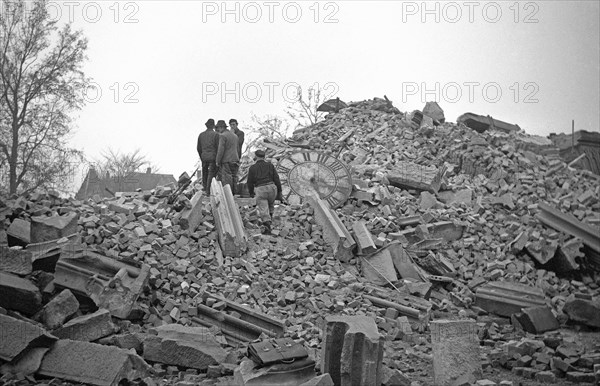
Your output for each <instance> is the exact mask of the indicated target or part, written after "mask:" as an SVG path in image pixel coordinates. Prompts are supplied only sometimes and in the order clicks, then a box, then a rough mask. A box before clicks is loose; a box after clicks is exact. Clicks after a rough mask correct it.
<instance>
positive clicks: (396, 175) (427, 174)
mask: <svg viewBox="0 0 600 386" xmlns="http://www.w3.org/2000/svg"><path fill="white" fill-rule="evenodd" d="M445 172H446V170H445V168H442V169H439V170H438V169H437V168H436V167H434V166H423V165H418V164H415V163H413V162H407V161H398V162H396V165H395V167H394V168H393V169H392V170H390V171H389V172H388V173H387V179H388V181H389V184H390V185H392V186H395V187H398V188H402V189H417V190H426V191H429V192H431V193H437V192H438V191H439V190H440V186H441V182H442V178H443V176H444V174H445Z"/></svg>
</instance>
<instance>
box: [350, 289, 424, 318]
mask: <svg viewBox="0 0 600 386" xmlns="http://www.w3.org/2000/svg"><path fill="white" fill-rule="evenodd" d="M362 297H363V298H364V299H367V300H369V301H370V302H371V303H373V304H374V305H376V306H378V307H381V308H394V309H396V310H398V311H399V312H400V313H401V314H402V315H406V316H408V317H411V318H414V319H419V310H418V309H416V308H413V307H410V306H407V305H403V304H398V303H394V302H391V301H389V300H385V299H380V298H378V297H376V296H371V295H363V296H362Z"/></svg>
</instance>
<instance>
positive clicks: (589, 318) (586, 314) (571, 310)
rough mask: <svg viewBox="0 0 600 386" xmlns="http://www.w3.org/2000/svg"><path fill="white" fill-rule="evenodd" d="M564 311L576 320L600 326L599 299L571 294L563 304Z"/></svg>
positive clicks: (587, 324) (571, 318) (592, 325)
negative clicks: (577, 296) (580, 297)
mask: <svg viewBox="0 0 600 386" xmlns="http://www.w3.org/2000/svg"><path fill="white" fill-rule="evenodd" d="M563 312H564V313H565V314H567V315H568V316H569V319H570V320H572V321H574V322H578V323H583V324H585V325H586V326H591V327H598V328H600V302H598V301H597V300H595V301H594V300H587V299H579V298H576V297H574V296H570V297H569V298H568V299H567V301H566V302H565V305H564V306H563Z"/></svg>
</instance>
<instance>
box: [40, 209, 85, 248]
mask: <svg viewBox="0 0 600 386" xmlns="http://www.w3.org/2000/svg"><path fill="white" fill-rule="evenodd" d="M78 219H79V215H78V214H77V213H76V212H71V213H68V214H67V215H65V216H58V215H56V216H51V217H48V216H34V217H32V218H31V242H32V243H41V242H44V241H50V240H56V239H60V238H62V237H67V236H70V235H72V234H73V233H77V220H78Z"/></svg>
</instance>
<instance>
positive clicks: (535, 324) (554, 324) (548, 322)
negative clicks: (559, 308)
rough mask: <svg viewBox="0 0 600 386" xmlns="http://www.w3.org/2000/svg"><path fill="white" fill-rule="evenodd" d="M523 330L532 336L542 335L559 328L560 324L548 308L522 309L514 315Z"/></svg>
mask: <svg viewBox="0 0 600 386" xmlns="http://www.w3.org/2000/svg"><path fill="white" fill-rule="evenodd" d="M515 315H516V318H517V320H518V321H519V323H520V324H521V326H523V329H524V330H525V331H527V332H530V333H532V334H542V333H544V332H546V331H553V330H557V329H559V328H560V323H558V320H557V319H556V317H555V316H554V314H553V313H552V310H550V308H549V307H548V306H540V307H529V308H524V309H523V312H521V313H517V314H515Z"/></svg>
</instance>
